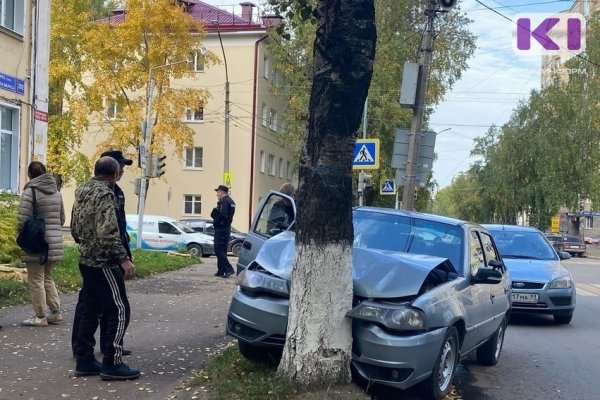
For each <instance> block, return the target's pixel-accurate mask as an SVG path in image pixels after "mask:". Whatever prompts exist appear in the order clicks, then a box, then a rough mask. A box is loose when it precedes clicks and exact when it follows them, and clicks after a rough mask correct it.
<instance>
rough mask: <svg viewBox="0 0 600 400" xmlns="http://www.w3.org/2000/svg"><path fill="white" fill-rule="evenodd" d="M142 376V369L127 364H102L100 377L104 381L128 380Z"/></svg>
mask: <svg viewBox="0 0 600 400" xmlns="http://www.w3.org/2000/svg"><path fill="white" fill-rule="evenodd" d="M139 377H140V370H139V369H137V368H133V367H130V366H129V365H127V364H118V365H102V371H101V372H100V378H102V380H103V381H126V380H129V379H137V378H139Z"/></svg>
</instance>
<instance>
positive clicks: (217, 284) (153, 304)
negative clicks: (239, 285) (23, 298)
mask: <svg viewBox="0 0 600 400" xmlns="http://www.w3.org/2000/svg"><path fill="white" fill-rule="evenodd" d="M202 261H203V264H198V265H193V266H190V267H187V268H184V269H182V270H179V271H173V272H167V273H163V274H159V275H155V276H152V277H149V278H145V279H140V280H135V281H131V282H128V283H127V289H128V295H129V300H130V303H131V310H132V313H131V314H132V315H131V323H130V325H129V328H128V330H127V334H126V336H125V340H124V345H125V348H127V349H129V350H132V351H133V354H132V355H131V356H129V357H124V361H125V362H126V363H128V364H131V365H132V366H135V367H138V368H140V369H141V371H142V376H141V377H140V378H139V379H138V380H135V381H124V382H118V381H117V382H114V381H113V382H107V381H102V380H101V379H100V377H98V376H92V377H85V378H75V377H74V376H73V369H74V368H75V360H74V359H73V358H72V353H71V346H70V340H71V323H72V320H73V310H74V308H75V304H76V302H77V293H69V294H63V295H61V309H62V313H63V317H64V318H65V321H64V322H63V323H62V324H60V325H50V326H48V327H47V328H37V327H24V326H20V322H21V320H23V319H25V318H26V317H28V316H29V315H30V314H31V305H30V304H27V305H21V306H14V307H7V308H4V309H2V310H0V324H1V325H3V329H2V330H1V331H0V376H2V379H1V380H0V400H9V399H16V398H22V399H28V400H45V399H77V400H80V399H96V400H100V399H107V400H108V399H135V398H137V397H139V396H143V397H144V399H145V400H153V399H156V400H165V399H174V398H177V399H181V398H183V397H188V396H187V395H188V393H185V391H182V389H183V383H184V382H185V381H186V380H188V379H189V378H191V377H192V376H193V371H194V370H199V369H201V368H202V367H204V366H205V365H206V363H207V362H208V361H210V359H211V358H212V357H214V355H215V352H216V351H217V350H218V349H220V348H222V347H224V346H225V345H226V344H227V343H228V342H229V341H230V340H231V339H230V338H229V337H227V336H225V324H226V317H227V310H228V307H229V302H230V299H231V295H232V292H233V290H234V288H235V278H233V277H232V278H229V279H223V278H218V277H215V276H214V273H215V272H216V258H215V257H210V258H203V259H202ZM235 261H237V259H236V258H234V257H230V262H231V263H232V265H234V264H235ZM96 350H98V346H96ZM96 356H97V358H98V359H101V354H99V353H96Z"/></svg>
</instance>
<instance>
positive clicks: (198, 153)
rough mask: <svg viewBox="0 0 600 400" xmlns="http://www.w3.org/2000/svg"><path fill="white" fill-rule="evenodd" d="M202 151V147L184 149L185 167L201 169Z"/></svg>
mask: <svg viewBox="0 0 600 400" xmlns="http://www.w3.org/2000/svg"><path fill="white" fill-rule="evenodd" d="M203 154H204V151H203V149H202V147H191V148H190V147H187V148H186V149H185V167H186V168H202V156H203Z"/></svg>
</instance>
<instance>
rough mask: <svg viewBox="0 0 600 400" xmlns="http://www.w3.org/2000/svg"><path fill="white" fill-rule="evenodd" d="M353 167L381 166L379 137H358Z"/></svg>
mask: <svg viewBox="0 0 600 400" xmlns="http://www.w3.org/2000/svg"><path fill="white" fill-rule="evenodd" d="M352 168H353V169H378V168H379V139H357V140H356V143H355V144H354V155H353V157H352Z"/></svg>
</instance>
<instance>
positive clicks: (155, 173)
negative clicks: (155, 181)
mask: <svg viewBox="0 0 600 400" xmlns="http://www.w3.org/2000/svg"><path fill="white" fill-rule="evenodd" d="M166 158H167V156H165V155H163V154H152V160H151V161H150V174H149V175H150V177H152V178H159V177H161V176H163V175H164V174H165V172H166V171H165V165H166V163H165V159H166Z"/></svg>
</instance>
